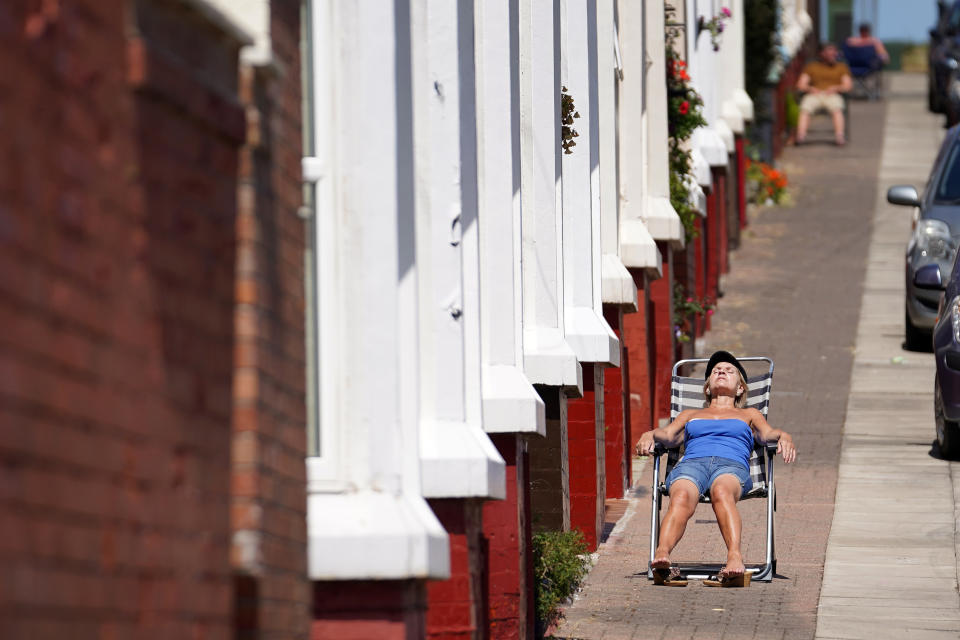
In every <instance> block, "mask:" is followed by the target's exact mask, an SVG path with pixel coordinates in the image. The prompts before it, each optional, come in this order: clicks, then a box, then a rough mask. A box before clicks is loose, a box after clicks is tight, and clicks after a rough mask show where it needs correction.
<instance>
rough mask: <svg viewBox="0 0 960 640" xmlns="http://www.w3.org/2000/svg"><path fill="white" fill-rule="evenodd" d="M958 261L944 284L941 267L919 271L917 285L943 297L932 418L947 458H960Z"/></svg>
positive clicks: (937, 327)
mask: <svg viewBox="0 0 960 640" xmlns="http://www.w3.org/2000/svg"><path fill="white" fill-rule="evenodd" d="M956 262H957V261H956V260H954V264H953V268H952V269H951V271H950V278H949V280H947V281H946V283H944V282H943V276H942V272H941V270H940V265H938V264H928V265H925V266H923V267H920V268H919V269H917V273H916V275H915V276H914V286H915V287H916V288H918V289H923V290H926V291H930V292H933V293H936V294H937V295H939V296H940V313H939V315H938V318H937V322H936V324H935V325H934V328H933V353H934V356H935V360H936V363H937V375H936V377H935V378H934V382H933V417H934V422H935V424H936V430H937V446H938V447H939V449H940V455H941V456H943V457H944V458H956V457H958V456H960V269H957V264H956Z"/></svg>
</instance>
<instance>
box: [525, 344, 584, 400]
mask: <svg viewBox="0 0 960 640" xmlns="http://www.w3.org/2000/svg"><path fill="white" fill-rule="evenodd" d="M523 370H524V372H525V373H526V374H527V379H529V380H530V382H531V383H532V384H542V385H547V386H552V387H563V388H564V389H565V390H566V392H567V394H568V395H570V396H571V397H573V396H576V397H580V396H582V395H583V369H582V367H581V366H580V362H579V361H578V360H577V354H576V353H574V351H573V349H572V348H571V347H570V344H569V343H568V342H567V341H566V339H565V338H564V335H563V333H562V332H561V331H560V330H559V329H553V328H546V327H536V328H533V329H525V330H524V332H523Z"/></svg>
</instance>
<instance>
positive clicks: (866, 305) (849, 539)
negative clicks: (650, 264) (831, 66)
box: [554, 74, 960, 639]
mask: <svg viewBox="0 0 960 640" xmlns="http://www.w3.org/2000/svg"><path fill="white" fill-rule="evenodd" d="M888 81H889V83H888V93H887V97H886V100H884V101H883V102H879V103H864V102H855V103H853V104H852V106H851V136H850V143H849V144H848V145H847V146H846V147H843V148H837V147H834V146H833V145H832V144H829V140H831V139H832V136H831V134H830V131H829V126H828V123H827V121H826V119H825V117H822V116H821V117H819V119H816V118H815V120H814V124H813V125H812V127H811V133H810V136H809V140H810V142H808V144H806V145H804V146H802V147H797V148H790V149H788V150H787V151H786V153H785V154H784V156H783V158H782V159H781V166H782V168H783V169H785V170H786V172H787V174H788V176H789V179H790V183H791V190H792V192H793V193H794V194H795V200H796V202H795V205H794V206H792V207H777V208H768V209H761V210H760V211H758V212H756V213H755V215H754V216H753V218H752V219H751V222H750V226H749V227H748V228H747V229H746V230H745V232H744V233H743V240H742V244H741V247H740V248H739V249H738V250H737V251H735V252H734V253H733V254H732V257H731V270H730V273H729V274H728V275H726V276H725V277H724V279H723V281H722V287H723V290H724V292H725V295H724V297H723V298H722V299H721V301H720V304H719V307H718V310H717V313H716V314H715V315H714V323H713V327H712V329H711V330H710V331H709V332H708V334H707V335H706V336H705V337H704V339H703V341H702V343H701V344H699V345H698V351H699V353H702V354H709V353H710V352H712V351H713V350H714V349H717V348H725V349H728V350H730V351H732V352H733V353H735V354H743V355H769V356H771V357H772V358H773V359H774V361H775V363H776V374H775V380H774V385H773V396H772V400H771V409H770V416H769V418H770V422H771V423H772V424H773V425H774V426H776V427H782V428H784V429H786V430H787V431H789V432H790V433H791V434H793V436H794V440H795V442H796V443H797V447H798V452H799V456H798V461H797V463H796V464H794V465H792V466H790V467H785V466H784V465H780V466H779V467H778V472H777V489H778V496H777V498H778V499H777V502H778V511H777V518H776V523H777V544H776V548H777V557H778V571H777V577H776V578H775V579H774V581H773V582H772V583H767V584H763V583H754V584H753V585H751V586H750V587H749V588H748V589H709V588H705V587H703V585H700V584H698V583H696V582H693V583H691V585H690V586H688V587H686V588H662V587H655V586H654V585H653V584H652V583H650V582H648V581H647V579H646V566H647V560H648V544H649V533H650V532H649V517H650V489H649V483H650V477H649V476H650V472H649V466H648V465H647V464H646V462H639V463H638V464H639V466H640V469H639V470H638V471H639V473H638V474H637V475H636V477H637V478H639V480H640V481H639V482H638V484H637V485H636V486H635V487H634V489H633V490H632V492H631V495H630V496H629V499H628V502H627V505H626V513H625V515H624V516H623V517H622V518H621V519H620V521H619V522H618V524H617V526H616V528H614V530H613V532H612V533H611V534H610V536H609V537H608V539H607V540H606V541H605V542H604V543H603V545H602V546H601V548H600V550H599V552H598V556H597V561H596V564H595V566H594V567H593V569H592V571H591V573H590V575H589V576H588V578H587V581H586V584H585V585H584V588H583V589H582V590H581V592H580V593H579V594H578V596H577V598H576V600H575V601H574V602H573V603H572V604H571V605H570V606H569V607H567V608H566V610H565V614H566V619H565V621H564V623H563V624H562V625H561V626H560V627H559V629H558V630H557V632H556V633H555V634H554V635H555V637H557V638H582V639H601V638H603V639H620V638H664V639H667V638H671V639H672V638H705V639H706V638H763V639H770V638H790V639H793V638H803V639H808V638H824V639H827V638H904V637H909V638H957V637H960V597H958V593H957V575H958V570H957V559H958V553H957V539H958V536H957V531H958V526H957V525H958V522H960V520H958V513H957V511H956V504H957V501H956V500H955V499H954V496H955V495H958V496H960V482H958V478H960V467H958V466H957V463H950V462H946V461H944V460H941V459H939V458H938V457H937V456H936V451H935V449H934V447H932V441H933V438H934V427H933V408H932V407H933V400H932V397H933V393H932V390H933V356H932V355H931V354H929V353H915V352H909V351H905V350H904V349H903V346H902V343H903V287H904V285H903V250H904V247H905V244H906V241H907V239H908V236H909V233H910V212H909V210H908V209H906V208H902V207H893V206H890V205H888V204H887V203H886V201H885V199H884V193H885V190H886V188H887V187H888V186H889V185H891V184H895V183H912V184H915V185H917V186H918V187H922V186H923V183H924V181H925V179H926V175H927V172H928V171H929V168H930V165H931V164H932V162H933V159H934V156H935V154H936V151H937V146H938V144H939V141H940V139H941V138H942V135H943V129H942V119H941V118H939V117H935V116H932V115H931V114H929V113H928V112H927V111H926V109H925V102H924V97H925V81H924V78H923V76H914V75H897V74H889V76H888ZM764 506H765V502H764V501H762V500H751V501H746V502H743V503H741V511H742V513H743V517H744V524H745V526H744V529H745V531H744V549H745V555H746V559H747V561H748V562H759V561H760V560H761V559H762V555H763V551H764V544H763V533H764V525H763V509H764ZM723 550H724V547H723V542H722V540H721V539H720V536H719V532H718V530H717V527H716V521H715V519H714V516H713V512H712V511H711V510H710V508H709V507H708V506H706V505H703V506H701V507H700V509H699V510H698V512H697V514H696V515H695V516H694V519H693V520H692V521H691V524H690V526H689V527H688V530H687V533H686V535H685V536H684V539H683V540H682V541H681V543H680V544H679V545H678V547H677V549H676V550H675V551H674V559H675V560H676V561H678V562H683V561H684V560H688V561H692V560H697V559H704V558H710V559H716V560H722V559H723V557H724V554H723Z"/></svg>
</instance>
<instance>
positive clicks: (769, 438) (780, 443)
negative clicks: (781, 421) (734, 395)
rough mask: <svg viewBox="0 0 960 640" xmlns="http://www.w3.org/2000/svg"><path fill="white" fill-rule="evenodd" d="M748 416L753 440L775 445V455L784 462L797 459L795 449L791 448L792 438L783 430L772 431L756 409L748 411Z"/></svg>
mask: <svg viewBox="0 0 960 640" xmlns="http://www.w3.org/2000/svg"><path fill="white" fill-rule="evenodd" d="M747 411H748V412H749V414H750V428H752V429H753V435H754V438H756V439H757V440H759V441H760V442H763V443H766V444H771V443H774V442H776V443H777V453H779V454H780V455H781V456H783V461H784V462H788V463H789V462H793V461H794V460H796V459H797V448H796V447H795V446H793V438H792V437H791V436H790V434H789V433H787V432H786V431H784V430H783V429H774V428H773V427H771V426H770V425H769V423H767V419H766V418H764V417H763V414H762V413H760V412H759V411H758V410H757V409H748V410H747Z"/></svg>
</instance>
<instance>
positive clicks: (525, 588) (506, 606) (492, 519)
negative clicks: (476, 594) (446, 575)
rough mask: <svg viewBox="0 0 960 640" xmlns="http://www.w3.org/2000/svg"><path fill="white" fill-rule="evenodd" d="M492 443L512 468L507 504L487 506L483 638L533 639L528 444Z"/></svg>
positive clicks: (510, 439) (496, 439)
mask: <svg viewBox="0 0 960 640" xmlns="http://www.w3.org/2000/svg"><path fill="white" fill-rule="evenodd" d="M530 437H532V438H539V436H530ZM490 439H491V440H492V441H493V444H494V445H495V446H496V447H497V451H499V452H500V455H501V456H502V457H503V459H504V462H506V465H507V492H506V499H504V500H488V501H486V502H484V503H483V544H484V545H485V547H486V557H487V568H486V570H485V582H486V586H485V589H484V599H485V603H486V611H485V617H486V620H485V622H484V624H482V625H481V629H480V631H481V636H480V637H489V638H498V639H499V638H503V639H504V640H519V639H521V638H532V637H533V628H534V617H535V616H534V609H533V605H534V600H533V556H532V554H531V552H530V548H531V535H532V534H531V522H530V472H529V469H530V467H529V454H528V452H527V443H526V441H525V440H524V436H519V435H516V434H492V435H491V436H490ZM483 633H487V634H488V635H483Z"/></svg>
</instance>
